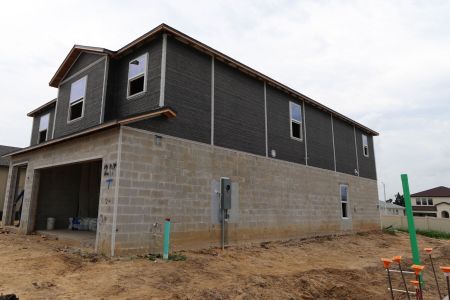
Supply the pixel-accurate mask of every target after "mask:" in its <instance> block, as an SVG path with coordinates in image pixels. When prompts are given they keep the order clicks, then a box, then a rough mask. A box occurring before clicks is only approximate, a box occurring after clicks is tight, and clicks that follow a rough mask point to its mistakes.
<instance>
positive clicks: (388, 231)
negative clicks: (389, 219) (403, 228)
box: [383, 226, 397, 235]
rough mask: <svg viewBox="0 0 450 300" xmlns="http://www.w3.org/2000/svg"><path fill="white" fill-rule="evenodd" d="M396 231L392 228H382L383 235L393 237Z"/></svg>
mask: <svg viewBox="0 0 450 300" xmlns="http://www.w3.org/2000/svg"><path fill="white" fill-rule="evenodd" d="M396 231H397V230H396V229H395V228H394V227H392V226H389V227H384V228H383V232H384V233H387V234H392V235H395V232H396Z"/></svg>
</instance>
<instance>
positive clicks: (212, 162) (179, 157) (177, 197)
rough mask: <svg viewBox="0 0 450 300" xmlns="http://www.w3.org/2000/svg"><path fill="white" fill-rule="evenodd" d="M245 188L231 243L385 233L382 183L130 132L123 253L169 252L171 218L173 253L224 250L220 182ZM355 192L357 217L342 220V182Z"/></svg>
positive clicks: (123, 161) (125, 143) (119, 235)
mask: <svg viewBox="0 0 450 300" xmlns="http://www.w3.org/2000/svg"><path fill="white" fill-rule="evenodd" d="M223 176H225V177H230V178H231V180H232V181H233V182H236V183H238V185H239V218H238V219H237V220H235V221H234V223H231V224H229V241H230V243H237V242H245V241H260V240H273V239H286V238H292V237H300V236H311V235H320V234H330V233H340V232H352V231H363V230H369V229H376V228H379V222H380V221H379V212H378V209H377V204H378V194H377V182H376V181H375V180H372V179H366V178H361V177H357V176H352V175H347V174H343V173H338V172H334V171H329V170H324V169H319V168H315V167H309V166H305V165H300V164H294V163H290V162H285V161H281V160H276V159H270V158H266V157H262V156H257V155H251V154H248V153H243V152H239V151H234V150H228V149H224V148H220V147H213V146H210V145H205V144H201V143H195V142H192V141H187V140H182V139H177V138H173V137H169V136H163V137H162V139H161V142H160V145H158V144H157V143H156V136H155V134H153V133H150V132H146V131H143V130H139V129H133V128H129V127H124V128H123V132H122V146H121V157H120V173H119V179H118V180H119V190H118V202H117V204H118V206H117V229H116V237H115V249H116V253H117V254H126V253H131V252H144V251H156V252H160V251H161V242H162V225H163V222H164V218H165V217H170V218H171V219H172V222H173V228H172V232H173V233H172V245H173V249H175V250H176V249H181V248H188V247H203V246H218V245H219V242H220V226H219V225H217V224H213V223H212V222H211V219H212V218H211V215H212V214H213V213H215V212H213V211H212V210H211V206H212V205H211V202H212V201H213V200H212V199H214V195H213V190H212V188H211V187H212V184H213V182H214V181H217V180H219V179H220V177H223ZM341 183H345V184H348V186H349V215H350V218H349V219H342V218H341V203H340V197H339V184H341Z"/></svg>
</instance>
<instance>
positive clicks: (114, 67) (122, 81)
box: [105, 37, 162, 121]
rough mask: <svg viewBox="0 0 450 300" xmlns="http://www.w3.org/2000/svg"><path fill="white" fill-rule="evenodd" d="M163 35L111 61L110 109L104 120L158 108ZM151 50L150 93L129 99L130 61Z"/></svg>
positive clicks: (109, 74)
mask: <svg viewBox="0 0 450 300" xmlns="http://www.w3.org/2000/svg"><path fill="white" fill-rule="evenodd" d="M161 50H162V38H161V37H159V38H157V39H155V40H153V41H151V42H149V43H147V44H145V45H143V46H141V47H140V48H138V49H136V50H134V51H133V52H132V53H130V54H128V55H126V56H124V57H121V58H120V59H118V60H111V61H110V64H109V72H108V86H107V88H108V92H107V97H106V103H107V106H106V107H107V110H106V115H105V121H108V120H111V119H116V118H119V119H120V118H124V117H126V116H129V115H134V114H137V113H142V112H146V111H149V110H151V109H154V108H156V107H158V105H159V90H160V85H161V55H162V52H161ZM144 53H148V65H147V68H148V69H147V92H145V93H143V94H142V95H140V96H139V97H134V98H131V99H127V86H128V64H129V63H130V61H131V60H133V59H135V58H136V57H138V56H140V55H142V54H144Z"/></svg>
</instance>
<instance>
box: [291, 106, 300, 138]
mask: <svg viewBox="0 0 450 300" xmlns="http://www.w3.org/2000/svg"><path fill="white" fill-rule="evenodd" d="M289 115H290V119H291V121H290V123H291V124H290V126H291V138H293V139H298V140H302V139H303V133H302V123H303V117H302V107H301V105H300V104H297V103H294V102H289Z"/></svg>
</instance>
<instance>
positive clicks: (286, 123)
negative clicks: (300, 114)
mask: <svg viewBox="0 0 450 300" xmlns="http://www.w3.org/2000/svg"><path fill="white" fill-rule="evenodd" d="M266 97H267V138H268V150H269V151H268V154H269V157H271V152H272V150H274V151H275V152H276V157H275V158H277V159H281V160H286V161H290V162H295V163H299V164H305V140H304V139H303V141H300V140H296V139H292V138H291V128H290V126H291V120H290V112H289V109H290V108H289V102H290V101H292V102H294V103H297V104H300V105H302V102H300V101H299V100H298V99H295V98H293V97H291V96H289V95H288V94H286V93H284V92H282V91H280V90H277V89H275V88H273V87H271V86H269V85H267V87H266ZM302 106H303V105H302ZM303 125H304V124H303ZM303 125H302V131H303V132H302V136H303V137H305V132H304V128H305V126H303Z"/></svg>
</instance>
